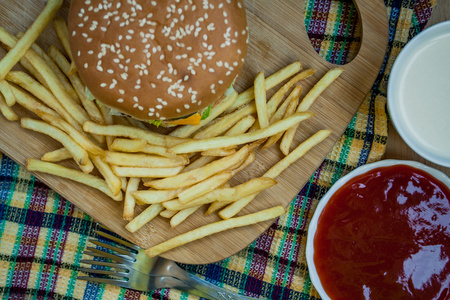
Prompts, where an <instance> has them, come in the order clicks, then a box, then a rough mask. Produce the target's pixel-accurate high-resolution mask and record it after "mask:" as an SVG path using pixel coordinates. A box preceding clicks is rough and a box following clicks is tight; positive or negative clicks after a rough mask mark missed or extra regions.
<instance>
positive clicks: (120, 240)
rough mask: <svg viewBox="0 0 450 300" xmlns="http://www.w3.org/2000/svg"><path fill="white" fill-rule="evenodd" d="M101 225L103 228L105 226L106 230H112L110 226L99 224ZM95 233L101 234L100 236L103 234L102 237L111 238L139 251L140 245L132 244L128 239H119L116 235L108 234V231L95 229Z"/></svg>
mask: <svg viewBox="0 0 450 300" xmlns="http://www.w3.org/2000/svg"><path fill="white" fill-rule="evenodd" d="M99 227H101V228H103V229H105V230H108V231H110V230H109V229H108V228H106V227H104V226H102V225H99ZM95 233H96V234H98V235H100V236H102V237H104V238H107V239H109V240H111V241H114V242H116V243H119V244H122V245H124V246H125V247H128V248H131V249H133V250H136V251H139V247H138V246H136V245H134V244H132V243H130V242H128V241H125V240H123V239H119V238H117V237H115V236H112V235H110V234H108V233H106V232H104V231H100V230H95Z"/></svg>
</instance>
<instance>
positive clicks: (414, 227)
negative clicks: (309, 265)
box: [314, 165, 450, 300]
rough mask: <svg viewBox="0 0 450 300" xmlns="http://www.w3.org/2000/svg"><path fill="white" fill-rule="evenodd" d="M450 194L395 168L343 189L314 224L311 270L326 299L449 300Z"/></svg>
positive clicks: (371, 174) (408, 170)
mask: <svg viewBox="0 0 450 300" xmlns="http://www.w3.org/2000/svg"><path fill="white" fill-rule="evenodd" d="M449 200H450V189H449V188H448V187H447V186H446V185H444V184H443V183H441V182H439V181H437V180H436V179H435V178H433V177H431V176H430V175H428V173H425V172H423V171H422V170H419V169H416V168H413V167H410V166H406V165H395V166H390V167H380V168H377V169H373V170H371V171H368V172H367V173H366V174H362V175H359V176H357V177H355V178H353V179H351V180H350V181H348V182H347V183H346V184H344V186H342V187H341V188H340V189H339V190H338V191H337V192H336V193H335V194H334V195H333V196H332V197H331V198H330V200H329V202H328V203H327V205H326V206H325V208H324V210H323V212H322V214H321V215H320V217H319V222H318V226H317V232H316V235H315V237H314V263H315V265H316V269H317V273H318V275H319V278H320V281H321V283H322V285H323V287H324V289H325V291H326V293H327V294H328V296H330V298H331V299H333V300H337V299H352V300H353V299H355V300H356V299H383V300H385V299H394V300H399V299H420V300H427V299H450V203H449Z"/></svg>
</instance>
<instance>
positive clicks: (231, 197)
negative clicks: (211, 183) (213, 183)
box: [215, 177, 277, 202]
mask: <svg viewBox="0 0 450 300" xmlns="http://www.w3.org/2000/svg"><path fill="white" fill-rule="evenodd" d="M275 184H277V182H276V181H275V180H274V179H272V178H270V177H257V178H252V179H250V180H248V181H246V182H244V183H241V184H239V185H237V186H235V187H230V188H222V189H217V190H215V192H216V195H215V196H216V199H215V200H216V201H220V202H234V201H236V200H238V199H241V198H244V197H247V196H248V195H252V194H254V193H259V192H261V191H263V190H265V189H268V188H270V187H272V186H274V185H275Z"/></svg>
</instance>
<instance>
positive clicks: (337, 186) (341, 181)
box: [306, 159, 450, 300]
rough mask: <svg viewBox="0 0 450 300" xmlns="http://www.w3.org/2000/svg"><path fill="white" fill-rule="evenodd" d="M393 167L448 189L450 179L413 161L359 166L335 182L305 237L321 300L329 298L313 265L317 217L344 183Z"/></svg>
mask: <svg viewBox="0 0 450 300" xmlns="http://www.w3.org/2000/svg"><path fill="white" fill-rule="evenodd" d="M394 165H408V166H411V167H414V168H416V169H420V170H422V171H424V172H427V173H428V174H430V175H431V176H433V177H434V178H436V179H437V180H439V181H441V182H442V183H444V184H445V185H447V186H448V187H449V188H450V178H449V177H448V176H447V175H445V174H444V173H442V172H441V171H439V170H436V169H433V168H431V167H428V166H426V165H424V164H422V163H419V162H415V161H407V160H394V159H387V160H382V161H379V162H375V163H371V164H367V165H364V166H361V167H359V168H357V169H355V170H353V171H352V172H350V173H348V174H347V175H345V176H344V177H342V178H340V179H339V180H338V181H336V183H335V184H333V186H332V187H331V188H330V189H329V190H328V192H327V193H326V194H325V195H324V196H323V197H322V199H321V200H320V202H319V204H318V205H317V208H316V210H315V212H314V215H313V217H312V219H311V222H310V224H309V227H308V236H307V243H306V261H307V263H308V270H309V276H310V278H311V282H312V284H313V285H314V287H315V288H316V290H317V292H318V293H319V295H320V297H321V298H322V299H323V300H326V299H330V297H329V296H328V295H327V293H326V292H325V290H324V288H323V286H322V284H321V282H320V278H319V275H318V274H317V270H316V267H315V264H314V236H315V234H316V230H317V221H318V220H319V216H320V214H321V213H322V211H323V209H324V207H325V206H326V205H327V203H328V200H330V198H331V196H332V195H333V194H334V193H335V192H336V191H337V190H339V189H340V188H341V187H342V186H343V185H344V184H345V183H346V182H348V181H349V180H350V179H352V178H354V177H355V176H358V175H361V174H364V173H366V172H368V171H370V170H372V169H375V168H379V167H388V166H394Z"/></svg>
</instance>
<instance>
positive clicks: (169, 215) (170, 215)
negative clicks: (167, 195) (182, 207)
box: [159, 209, 178, 219]
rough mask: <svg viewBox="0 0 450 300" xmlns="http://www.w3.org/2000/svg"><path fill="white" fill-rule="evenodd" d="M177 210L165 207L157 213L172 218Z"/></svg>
mask: <svg viewBox="0 0 450 300" xmlns="http://www.w3.org/2000/svg"><path fill="white" fill-rule="evenodd" d="M177 212H178V211H176V210H169V209H165V210H163V211H162V212H160V213H159V215H160V216H161V217H163V218H166V219H170V218H172V217H173V216H174V215H175V214H176V213H177Z"/></svg>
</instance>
